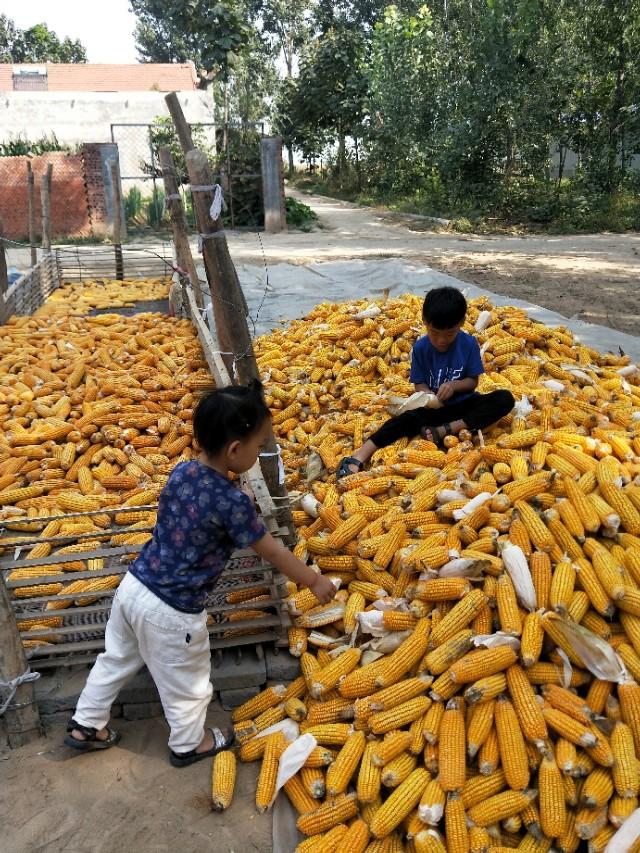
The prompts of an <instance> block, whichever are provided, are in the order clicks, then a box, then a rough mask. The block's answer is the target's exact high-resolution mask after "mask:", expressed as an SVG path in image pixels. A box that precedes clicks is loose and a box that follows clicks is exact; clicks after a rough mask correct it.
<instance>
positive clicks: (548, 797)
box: [538, 750, 567, 838]
mask: <svg viewBox="0 0 640 853" xmlns="http://www.w3.org/2000/svg"><path fill="white" fill-rule="evenodd" d="M538 787H539V798H540V799H539V807H540V828H541V829H542V832H543V833H544V834H545V835H547V836H548V837H549V838H557V837H559V836H561V835H562V833H563V832H564V830H565V826H566V823H567V809H566V805H565V797H564V786H563V783H562V775H561V773H560V770H559V768H558V765H557V764H556V760H555V757H554V755H553V751H552V750H549V751H548V752H547V754H545V755H543V756H542V760H541V762H540V767H539V768H538Z"/></svg>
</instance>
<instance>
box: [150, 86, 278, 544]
mask: <svg viewBox="0 0 640 853" xmlns="http://www.w3.org/2000/svg"><path fill="white" fill-rule="evenodd" d="M170 98H171V95H167V97H166V99H165V100H166V101H167V103H169V99H170ZM175 101H176V102H177V98H176V99H175ZM176 102H174V103H173V108H172V107H169V109H170V110H171V116H172V118H173V121H174V123H175V124H176V130H177V133H178V138H179V139H183V138H184V139H186V138H187V136H186V134H185V132H184V128H183V129H182V130H181V129H180V126H181V125H186V121H185V118H184V115H183V113H182V109H181V108H180V104H177V108H176ZM183 150H184V152H185V159H186V162H187V170H188V172H189V181H190V182H191V185H192V186H207V187H208V186H211V185H212V183H213V176H212V174H211V167H210V165H209V162H208V160H207V157H206V155H205V154H203V152H202V151H197V150H193V149H188V148H187V149H183ZM212 201H213V191H212V190H204V191H198V192H194V193H193V206H194V212H195V216H196V222H197V224H198V231H199V233H200V235H201V237H202V255H203V258H204V267H205V271H206V274H207V281H208V282H209V288H210V290H211V302H212V308H213V316H214V319H215V324H216V331H217V338H218V346H219V347H220V349H221V350H222V351H223V352H232V353H233V358H231V357H230V356H224V358H225V363H226V364H227V366H228V367H230V368H231V370H230V373H231V372H233V375H234V378H236V379H237V381H238V382H240V383H242V384H246V383H247V382H249V381H250V380H251V379H259V378H260V375H259V372H258V364H257V362H256V357H255V353H254V352H253V344H252V343H251V336H250V334H249V327H248V325H247V305H246V302H245V299H244V294H243V293H242V288H241V287H240V282H239V281H238V274H237V272H236V268H235V267H234V265H233V261H232V260H231V255H230V254H229V247H228V245H227V238H226V237H225V232H224V228H223V227H222V218H221V217H219V218H218V219H216V220H212V219H211V217H210V215H209V210H210V208H211V204H212ZM264 452H265V453H266V454H273V455H266V456H262V457H260V467H261V468H262V473H263V476H264V479H265V482H266V484H267V487H268V489H269V493H270V494H271V495H272V496H274V497H281V498H286V496H287V491H286V488H285V486H284V483H281V482H280V477H279V465H278V456H277V445H276V440H275V437H274V435H273V432H271V431H270V433H269V437H268V439H267V442H266V446H265V451H264ZM279 503H280V505H279V506H278V522H279V523H280V524H281V525H282V526H283V527H288V528H289V531H290V534H291V537H293V530H294V527H293V518H292V515H291V509H290V507H289V505H288V503H287V502H286V501H280V502H279Z"/></svg>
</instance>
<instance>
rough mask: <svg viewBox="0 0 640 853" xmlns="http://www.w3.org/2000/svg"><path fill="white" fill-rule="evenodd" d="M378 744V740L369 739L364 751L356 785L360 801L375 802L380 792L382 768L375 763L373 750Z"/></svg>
mask: <svg viewBox="0 0 640 853" xmlns="http://www.w3.org/2000/svg"><path fill="white" fill-rule="evenodd" d="M376 746H377V742H376V741H369V742H368V743H367V744H366V745H365V748H364V751H363V753H362V760H361V762H360V770H359V772H358V781H357V786H356V791H357V796H358V802H360V803H365V804H366V803H373V802H375V800H376V799H377V798H378V796H379V794H380V785H381V784H382V780H381V768H380V767H377V766H376V765H375V764H374V763H373V760H372V758H373V750H374V749H375V747H376Z"/></svg>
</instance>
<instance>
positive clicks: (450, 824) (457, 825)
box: [444, 793, 469, 853]
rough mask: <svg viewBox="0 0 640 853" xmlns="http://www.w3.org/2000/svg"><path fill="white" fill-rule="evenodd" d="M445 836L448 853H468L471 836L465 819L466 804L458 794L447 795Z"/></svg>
mask: <svg viewBox="0 0 640 853" xmlns="http://www.w3.org/2000/svg"><path fill="white" fill-rule="evenodd" d="M444 823H445V834H446V837H447V851H448V853H468V851H469V835H468V832H467V823H466V818H465V811H464V803H463V802H462V798H461V796H460V794H458V793H450V794H448V795H447V802H446V805H445V808H444Z"/></svg>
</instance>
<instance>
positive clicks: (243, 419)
mask: <svg viewBox="0 0 640 853" xmlns="http://www.w3.org/2000/svg"><path fill="white" fill-rule="evenodd" d="M270 416H271V413H270V412H269V408H268V406H267V404H266V403H265V401H264V397H263V394H262V383H261V382H259V381H258V380H257V379H254V380H252V381H251V382H250V383H249V385H248V386H247V385H228V386H227V387H226V388H215V389H214V390H213V391H209V392H207V393H206V394H204V396H202V397H201V398H200V400H199V401H198V404H197V406H196V409H195V412H194V413H193V434H194V435H195V437H196V440H197V442H198V444H199V445H200V447H201V448H202V449H203V450H204V451H205V452H206V453H210V454H215V453H218V452H219V451H220V450H222V449H223V448H224V447H226V445H227V444H229V442H231V441H237V440H239V439H240V440H241V439H243V438H247V436H249V435H251V434H252V433H253V432H255V431H256V430H258V429H260V427H261V426H262V424H263V423H264V422H265V421H266V420H267V418H269V417H270Z"/></svg>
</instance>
